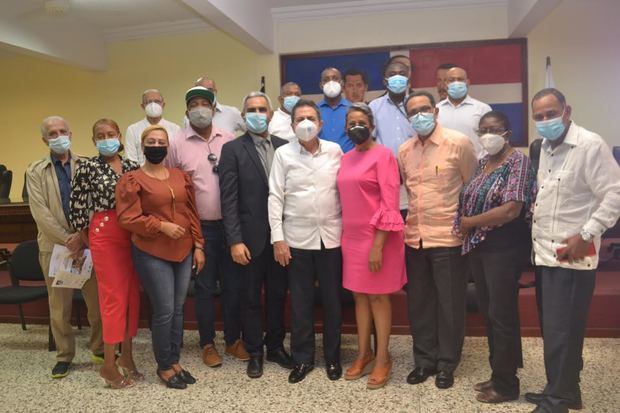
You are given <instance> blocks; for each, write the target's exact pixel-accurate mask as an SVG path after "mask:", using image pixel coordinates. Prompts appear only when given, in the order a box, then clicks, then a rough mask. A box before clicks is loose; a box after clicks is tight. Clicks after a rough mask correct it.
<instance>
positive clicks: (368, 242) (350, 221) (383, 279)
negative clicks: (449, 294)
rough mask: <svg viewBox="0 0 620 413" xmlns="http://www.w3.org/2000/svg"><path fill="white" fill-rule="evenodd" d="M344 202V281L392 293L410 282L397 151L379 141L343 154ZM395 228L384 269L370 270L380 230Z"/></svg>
mask: <svg viewBox="0 0 620 413" xmlns="http://www.w3.org/2000/svg"><path fill="white" fill-rule="evenodd" d="M337 182H338V191H339V192H340V203H341V204H342V243H341V244H342V260H343V274H342V282H343V285H344V287H345V288H346V289H348V290H351V291H354V292H359V293H365V294H390V293H393V292H396V291H398V290H400V289H401V288H402V286H403V285H404V284H405V283H406V280H407V275H406V273H405V241H404V223H403V219H402V217H401V215H400V211H399V209H398V197H399V185H400V176H399V174H398V165H397V163H396V159H394V155H392V151H390V150H389V149H388V148H386V147H385V146H382V145H378V144H377V145H375V146H373V147H372V148H370V149H369V150H367V151H364V152H359V151H357V150H352V151H349V152H347V153H346V154H344V155H343V156H342V159H341V162H340V171H339V172H338V179H337ZM378 229H379V230H383V231H389V234H388V236H387V239H386V240H385V244H384V246H383V259H382V266H381V270H380V271H379V272H371V271H370V269H369V268H368V257H369V255H370V248H371V247H372V243H373V240H374V237H375V231H376V230H378Z"/></svg>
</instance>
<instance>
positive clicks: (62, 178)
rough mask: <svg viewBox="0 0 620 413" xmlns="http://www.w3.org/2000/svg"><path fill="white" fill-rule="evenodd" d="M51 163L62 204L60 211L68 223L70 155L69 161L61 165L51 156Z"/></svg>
mask: <svg viewBox="0 0 620 413" xmlns="http://www.w3.org/2000/svg"><path fill="white" fill-rule="evenodd" d="M52 161H53V163H54V170H55V171H56V178H57V179H58V189H60V200H61V202H62V211H63V212H64V213H65V218H67V221H69V198H70V197H71V155H69V159H67V162H66V163H65V164H64V165H63V164H62V162H61V161H60V160H59V159H56V158H54V156H53V155H52Z"/></svg>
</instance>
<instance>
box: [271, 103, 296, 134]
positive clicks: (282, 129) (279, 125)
mask: <svg viewBox="0 0 620 413" xmlns="http://www.w3.org/2000/svg"><path fill="white" fill-rule="evenodd" d="M268 130H269V134H270V135H274V136H277V137H278V138H282V139H286V140H287V141H289V142H291V141H293V140H296V139H297V137H296V136H295V131H294V130H293V126H292V125H291V115H290V114H288V113H286V112H285V111H283V110H282V109H281V108H278V110H276V111H275V112H274V113H273V117H272V118H271V122H269V129H268Z"/></svg>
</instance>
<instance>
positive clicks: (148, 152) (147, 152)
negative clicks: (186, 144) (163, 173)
mask: <svg viewBox="0 0 620 413" xmlns="http://www.w3.org/2000/svg"><path fill="white" fill-rule="evenodd" d="M167 154H168V147H167V146H145V147H144V156H145V157H146V160H147V161H149V162H150V163H152V164H155V165H157V164H159V163H161V161H163V160H164V158H165V157H166V155H167Z"/></svg>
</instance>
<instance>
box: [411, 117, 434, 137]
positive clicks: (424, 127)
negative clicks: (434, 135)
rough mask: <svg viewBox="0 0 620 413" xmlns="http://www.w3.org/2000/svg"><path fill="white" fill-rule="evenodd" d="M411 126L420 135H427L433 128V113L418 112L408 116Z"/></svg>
mask: <svg viewBox="0 0 620 413" xmlns="http://www.w3.org/2000/svg"><path fill="white" fill-rule="evenodd" d="M409 122H411V127H412V128H413V130H415V131H416V133H417V134H418V135H420V136H428V135H429V134H430V133H431V132H432V131H433V129H434V128H435V114H434V113H425V112H420V113H416V114H415V115H413V116H412V117H410V118H409Z"/></svg>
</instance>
